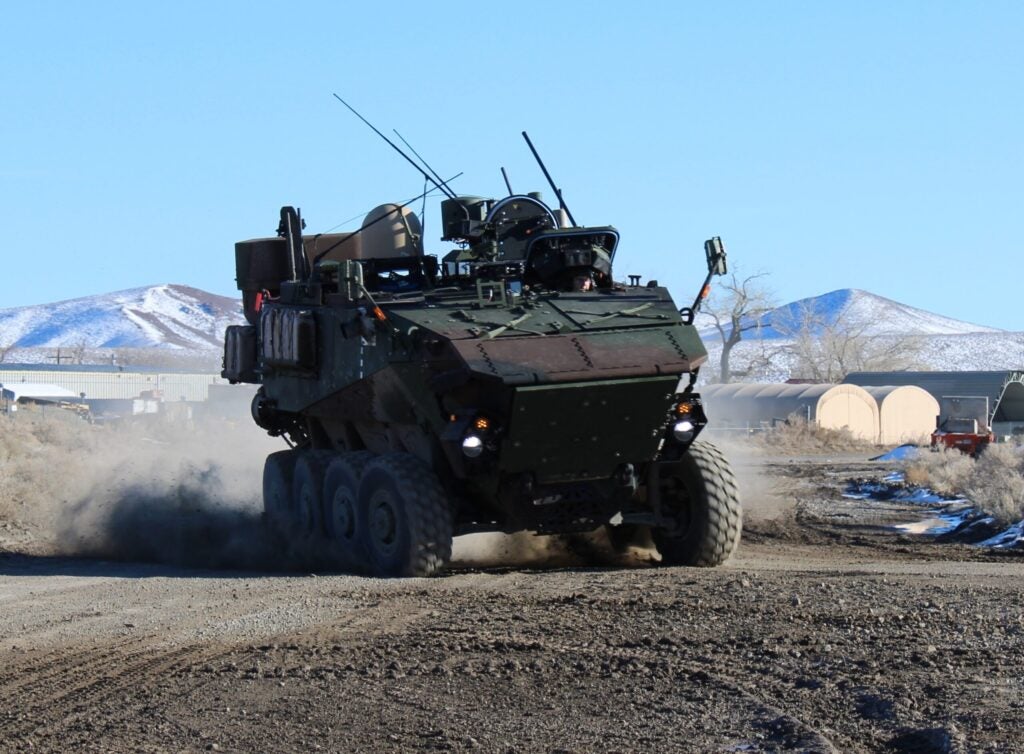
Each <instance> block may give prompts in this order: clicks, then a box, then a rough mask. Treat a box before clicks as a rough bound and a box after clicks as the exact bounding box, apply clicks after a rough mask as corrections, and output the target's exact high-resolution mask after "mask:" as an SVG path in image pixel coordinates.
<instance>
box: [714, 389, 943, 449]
mask: <svg viewBox="0 0 1024 754" xmlns="http://www.w3.org/2000/svg"><path fill="white" fill-rule="evenodd" d="M700 394H701V397H702V398H703V399H704V403H705V406H706V409H707V414H708V419H709V421H710V422H711V425H712V426H733V427H749V426H760V425H763V424H773V423H776V422H780V421H785V420H786V419H788V418H789V417H791V416H794V415H795V416H799V417H800V418H803V419H806V420H808V421H811V422H814V423H815V424H818V425H819V426H821V427H826V428H829V429H842V428H844V427H846V428H848V429H849V430H850V432H852V433H853V435H854V436H855V437H859V438H861V439H864V440H868V441H870V442H878V435H879V410H878V403H877V402H876V401H875V399H874V398H872V397H871V395H869V394H868V393H867V392H866V391H865V390H864V389H863V388H860V387H858V386H856V385H822V384H819V385H790V384H777V383H772V384H763V383H749V382H733V383H728V384H725V385H705V386H703V387H702V388H701V390H700ZM933 421H934V418H933Z"/></svg>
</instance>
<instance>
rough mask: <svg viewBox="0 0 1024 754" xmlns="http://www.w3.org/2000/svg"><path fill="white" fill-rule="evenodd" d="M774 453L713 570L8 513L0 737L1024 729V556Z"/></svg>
mask: <svg viewBox="0 0 1024 754" xmlns="http://www.w3.org/2000/svg"><path fill="white" fill-rule="evenodd" d="M740 466H741V468H740V473H741V476H744V474H745V473H747V474H748V475H749V473H750V472H752V470H753V468H754V467H753V466H752V465H748V467H747V468H746V469H744V467H743V466H744V464H743V463H741V464H740ZM757 470H758V474H757V478H758V479H759V480H760V481H759V484H757V485H754V484H750V485H748V486H747V489H748V493H747V496H748V500H747V501H746V502H747V505H748V509H749V511H750V516H749V523H748V528H747V530H746V532H745V536H744V541H743V543H742V545H741V547H740V550H739V552H738V554H737V556H736V557H735V558H734V559H733V560H732V561H731V562H730V563H729V564H728V565H727V566H726V567H723V568H718V569H710V570H705V569H685V568H673V569H661V568H650V567H643V566H642V565H638V566H635V567H630V568H625V567H619V568H607V567H605V568H597V567H587V566H582V565H576V566H571V567H561V566H560V567H547V568H537V567H533V566H527V565H524V564H527V563H531V562H534V561H535V559H534V561H530V560H529V559H523V558H520V560H519V562H520V565H519V566H517V567H514V568H513V567H503V568H490V569H480V568H470V567H466V566H464V567H463V568H462V569H461V570H456V571H453V572H452V573H450V574H448V575H446V576H443V577H440V578H433V579H410V580H404V581H380V580H374V579H365V578H357V577H352V576H346V575H311V574H301V575H297V574H287V573H276V572H273V571H271V570H269V569H267V570H244V571H243V570H233V571H226V570H211V569H198V568H186V567H182V566H180V565H173V566H172V565H166V564H163V565H162V564H141V563H138V562H115V561H109V560H106V561H105V560H95V559H86V558H73V557H64V556H59V555H47V554H44V550H43V549H41V548H40V547H38V546H33V541H34V540H33V536H34V534H33V532H32V530H31V528H30V527H29V528H26V527H25V526H23V525H21V524H19V523H18V522H7V523H6V524H4V523H0V606H2V609H0V660H2V662H0V700H2V701H0V751H5V752H6V751H11V752H14V751H17V752H23V751H27V750H30V749H31V750H34V751H66V750H79V751H103V752H129V751H130V752H140V751H141V752H149V751H154V752H155V751H160V752H162V751H240V752H242V751H267V752H271V751H309V750H316V749H320V750H324V751H365V752H382V751H395V752H398V751H403V752H404V751H483V752H593V751H601V752H644V753H645V754H648V753H649V752H652V751H657V752H660V751H684V752H685V751H694V752H705V751H719V752H774V751H811V752H814V751H819V752H827V751H840V752H851V751H852V752H857V751H895V752H960V751H963V752H968V751H1005V752H1011V751H1021V750H1024V731H1022V730H1021V727H1020V725H1019V722H1020V720H1021V719H1022V718H1024V647H1022V643H1024V605H1022V603H1021V601H1020V584H1021V579H1022V576H1024V558H1022V557H1021V556H1020V554H1019V553H1008V554H993V553H990V552H985V551H981V550H978V549H977V548H969V547H964V546H958V545H950V544H938V543H935V542H933V541H931V540H928V539H923V538H921V537H908V536H905V535H897V534H896V533H894V531H893V530H892V529H891V528H890V526H891V524H892V523H893V522H898V521H903V520H911V519H912V518H913V517H914V516H915V515H919V514H918V512H917V511H915V510H913V509H912V508H901V507H900V506H883V507H877V506H875V507H872V504H870V503H867V502H864V501H847V500H844V499H843V498H842V497H841V496H840V494H839V493H840V490H841V487H842V482H843V480H844V479H845V478H846V477H848V476H863V475H864V474H865V473H875V474H878V473H880V471H879V467H878V466H877V465H871V464H864V463H862V462H861V461H860V460H858V459H854V458H850V459H838V460H836V459H833V460H831V461H823V460H822V459H810V458H804V459H801V460H800V461H790V460H788V459H763V458H762V459H760V460H759V461H758V462H757ZM780 501H781V502H780ZM165 523H166V522H165ZM5 526H6V528H4V527H5ZM464 549H465V548H464ZM133 552H135V551H133ZM517 557H518V556H517Z"/></svg>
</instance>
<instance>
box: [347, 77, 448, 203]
mask: <svg viewBox="0 0 1024 754" xmlns="http://www.w3.org/2000/svg"><path fill="white" fill-rule="evenodd" d="M332 94H334V93H333V92H332ZM334 98H335V99H336V100H338V102H340V103H341V104H343V105H344V106H345V107H347V108H348V109H349V110H351V111H352V114H353V115H355V116H356V117H357V118H359V120H361V121H362V122H363V123H365V124H366V125H368V126H369V127H370V128H371V129H372V130H373V132H374V133H375V134H377V135H378V136H379V137H380V138H382V139H384V141H386V142H387V143H388V146H390V147H391V148H392V149H394V150H395V151H396V152H398V154H400V155H402V157H404V158H405V161H406V162H408V163H409V164H410V165H412V166H413V167H414V168H416V172H418V173H420V174H421V175H422V176H423V177H424V178H425V179H426V180H428V181H430V182H431V183H433V184H434V185H435V186H437V188H439V189H440V190H441V191H442V192H443V193H444V195H445V196H447V197H448V198H449V199H454V198H455V192H454V191H452V190H451V189H449V188H447V187H446V186H444V185H442V184H441V183H438V182H437V181H436V180H434V178H433V177H432V176H431V175H430V174H429V173H427V171H425V170H424V169H423V168H421V167H420V166H419V165H417V164H416V162H415V160H413V159H412V158H411V157H410V156H409V155H407V154H406V153H405V152H403V151H402V150H401V149H400V148H399V147H398V145H397V144H395V142H393V141H391V139H389V138H388V137H387V136H385V135H384V134H382V133H381V132H380V130H378V128H377V127H376V126H375V125H373V124H372V123H371V122H370V121H368V120H367V119H366V118H364V117H363V116H362V115H360V114H359V111H358V110H356V109H355V108H354V107H352V105H350V104H349V103H347V102H346V101H345V100H343V99H342V98H341V97H339V96H338V95H337V94H334Z"/></svg>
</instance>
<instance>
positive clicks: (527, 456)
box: [501, 376, 677, 483]
mask: <svg viewBox="0 0 1024 754" xmlns="http://www.w3.org/2000/svg"><path fill="white" fill-rule="evenodd" d="M676 384H677V379H676V377H674V376H672V377H648V378H641V379H630V380H609V381H602V382H587V383H582V384H581V383H569V384H561V385H537V386H531V387H520V388H517V389H516V391H515V396H514V398H513V401H512V417H511V420H510V426H509V432H508V435H507V436H506V437H505V438H504V440H503V442H502V453H501V468H502V471H506V472H509V473H516V472H522V471H533V472H535V473H536V474H537V481H538V482H540V483H547V482H557V481H561V480H566V479H577V480H579V479H607V478H608V477H610V476H611V475H612V474H613V473H614V472H615V470H616V468H618V467H619V466H620V465H622V464H624V463H630V462H634V463H636V462H641V461H645V460H649V459H650V458H653V457H654V455H655V454H656V452H657V449H658V443H659V441H660V439H661V433H662V430H663V427H664V426H665V422H666V420H667V416H668V412H669V411H670V410H671V407H672V401H673V398H674V394H675V390H676Z"/></svg>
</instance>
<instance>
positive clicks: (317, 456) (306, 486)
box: [291, 450, 331, 544]
mask: <svg viewBox="0 0 1024 754" xmlns="http://www.w3.org/2000/svg"><path fill="white" fill-rule="evenodd" d="M330 460H331V453H330V452H328V451H323V450H305V451H302V453H301V455H300V456H299V460H298V461H297V462H296V464H295V476H294V478H293V479H292V507H291V512H292V522H293V529H294V534H295V539H294V541H295V544H302V543H309V542H311V541H313V540H316V539H318V538H320V537H322V536H323V513H322V511H323V488H324V473H325V472H326V471H327V465H328V464H329V463H330Z"/></svg>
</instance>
